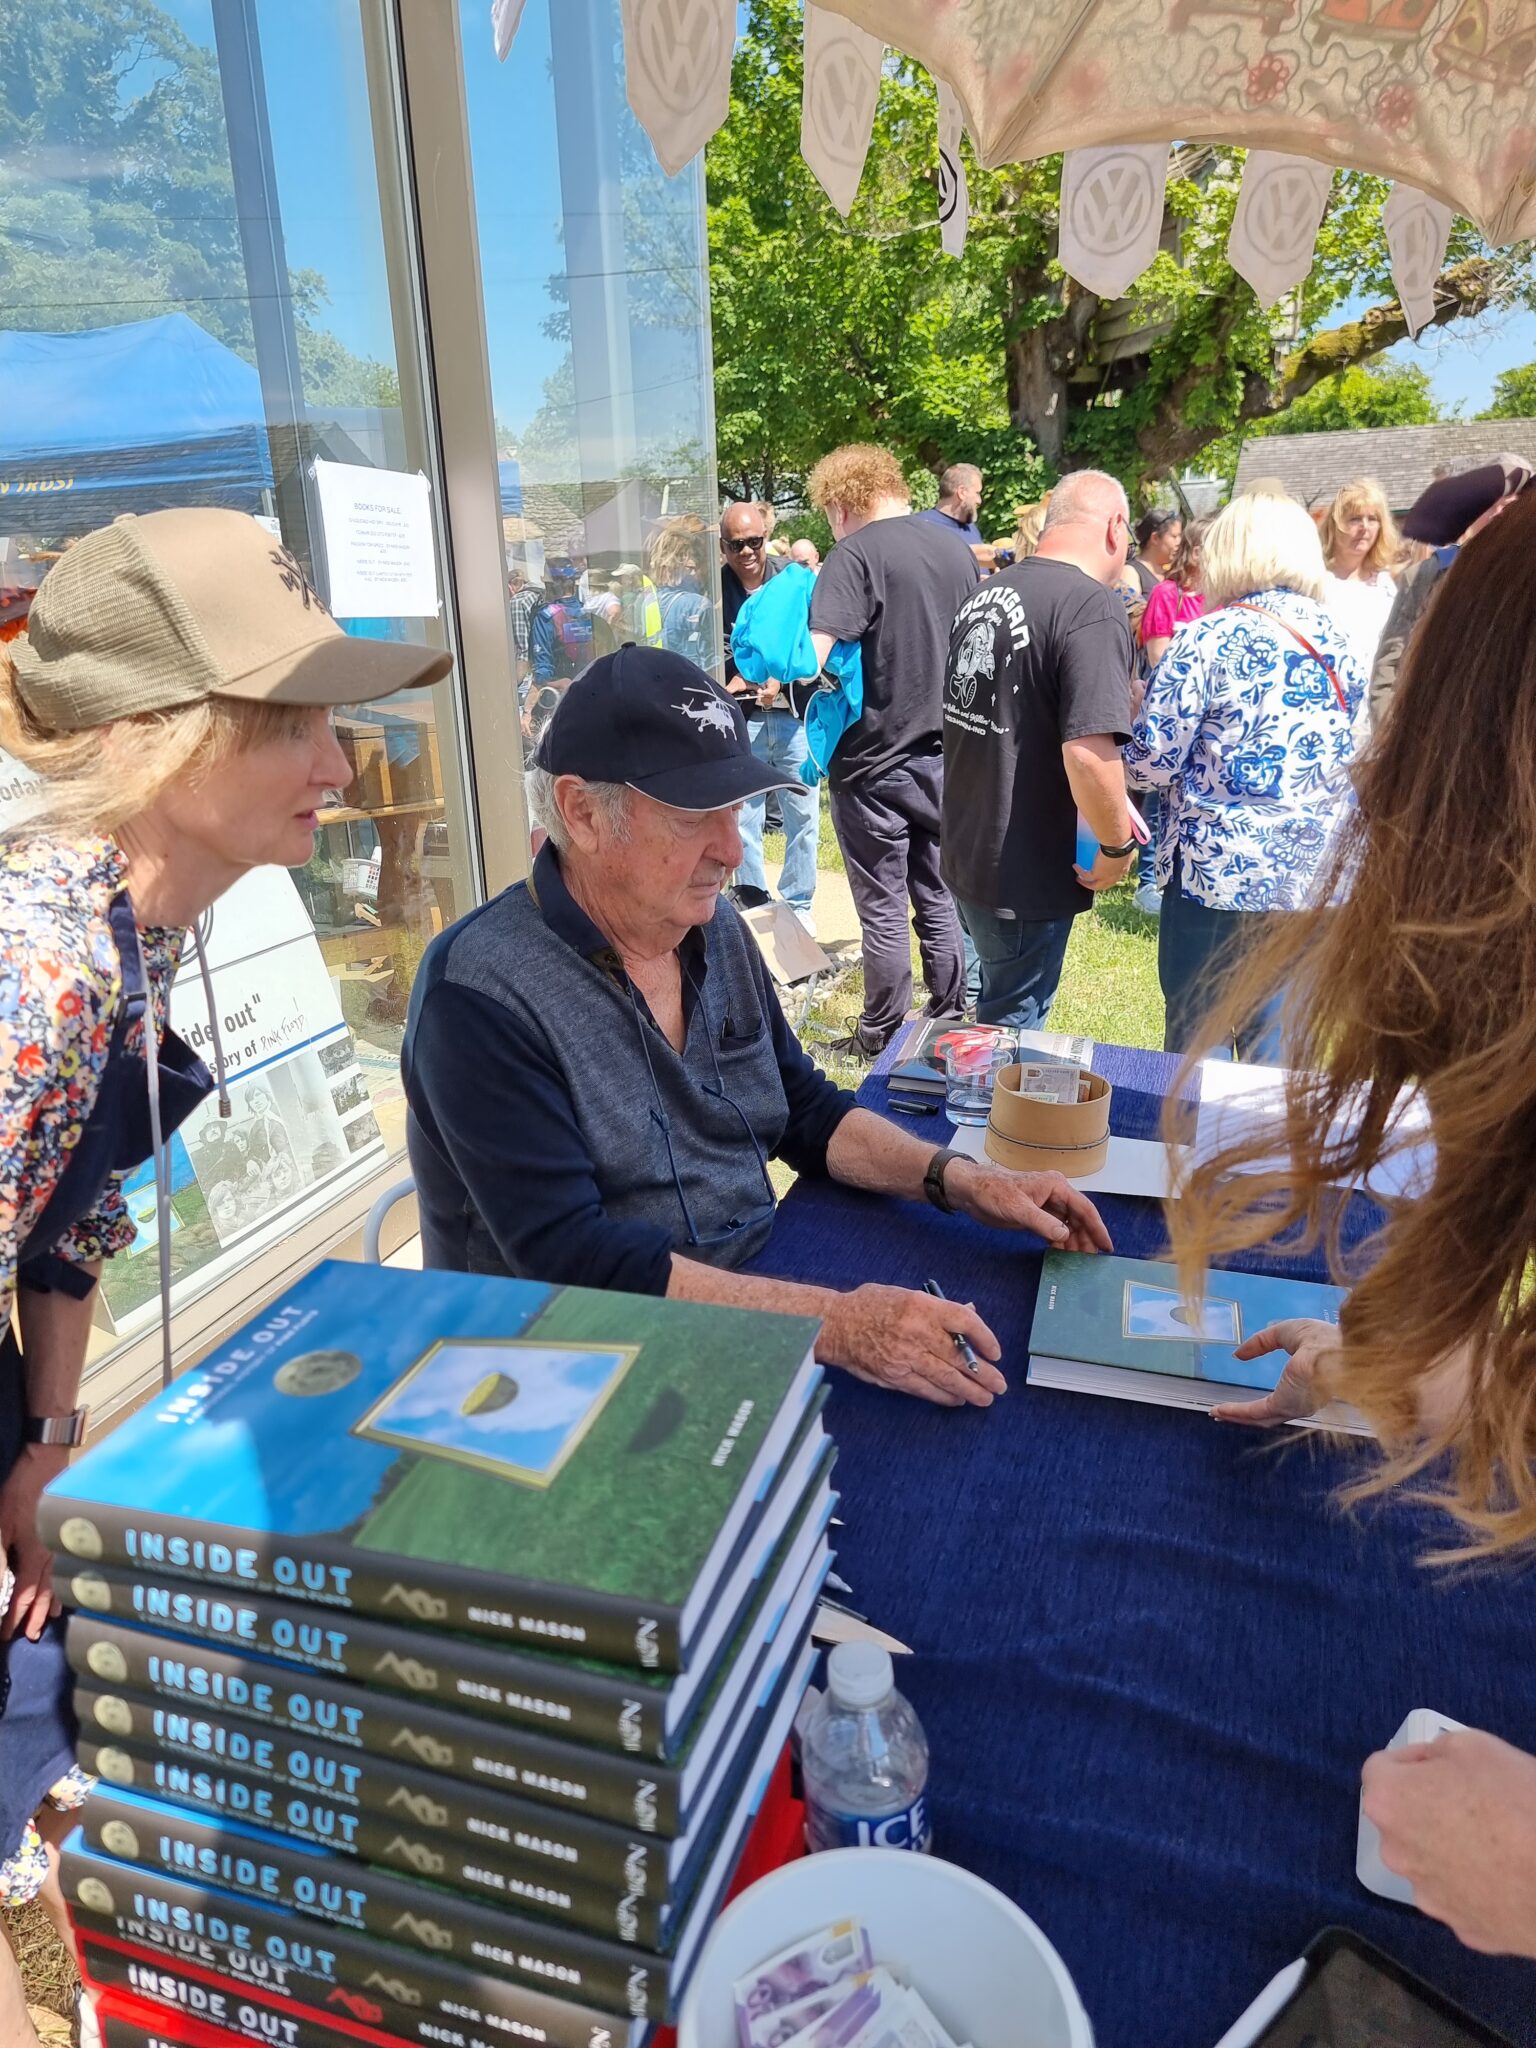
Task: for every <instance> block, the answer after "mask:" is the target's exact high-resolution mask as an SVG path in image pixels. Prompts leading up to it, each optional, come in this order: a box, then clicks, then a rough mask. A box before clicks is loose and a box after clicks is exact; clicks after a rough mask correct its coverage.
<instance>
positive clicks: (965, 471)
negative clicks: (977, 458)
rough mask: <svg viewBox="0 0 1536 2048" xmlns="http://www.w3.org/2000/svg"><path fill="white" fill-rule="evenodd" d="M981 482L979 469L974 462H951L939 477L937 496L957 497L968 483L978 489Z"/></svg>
mask: <svg viewBox="0 0 1536 2048" xmlns="http://www.w3.org/2000/svg"><path fill="white" fill-rule="evenodd" d="M981 483H982V477H981V471H980V470H979V469H978V468H977V467H976V465H975V463H974V462H952V463H951V464H950V465H949V467H948V469H946V470H945V472H944V474H943V475H942V476H941V477H940V478H939V496H940V497H941V498H958V497H959V495H960V493H961V492H962V491H963V490H964V489H965V488H966V486H967V485H968V484H969V485H971V486H973V487H974V488H975V489H976V490H978V491H979V490H980V489H981Z"/></svg>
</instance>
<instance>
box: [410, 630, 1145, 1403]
mask: <svg viewBox="0 0 1536 2048" xmlns="http://www.w3.org/2000/svg"><path fill="white" fill-rule="evenodd" d="M782 779H783V778H782V777H781V776H780V774H779V771H778V770H777V769H775V768H772V767H770V766H768V765H766V764H765V763H763V762H760V761H759V760H758V759H757V758H756V757H755V756H754V754H753V752H752V746H751V742H750V740H749V738H748V734H747V724H746V719H745V718H744V717H743V715H742V712H741V709H740V707H739V705H738V704H737V703H736V701H735V699H734V698H733V697H731V696H730V695H728V694H727V692H726V691H724V690H722V689H721V688H720V687H719V685H718V684H716V683H715V682H714V681H713V680H712V679H711V678H710V677H709V676H708V675H706V674H705V672H704V671H703V669H701V668H698V667H696V666H695V664H694V663H693V662H691V661H688V660H686V659H684V657H683V656H681V655H678V654H673V653H670V652H669V651H667V650H665V649H662V648H648V647H639V646H636V647H625V648H621V649H620V650H619V651H618V652H617V653H616V654H613V655H608V656H604V657H603V658H601V659H600V660H598V661H595V662H594V663H593V664H592V666H591V668H589V669H588V670H587V671H586V673H585V674H584V675H581V676H578V677H577V678H576V680H575V681H574V682H573V683H572V684H571V686H570V688H569V690H568V691H567V692H566V695H565V697H564V700H563V701H562V703H561V705H560V708H559V710H558V711H557V712H556V713H555V715H554V717H553V718H552V719H551V721H550V723H549V725H548V727H547V728H546V730H545V733H544V736H543V738H542V740H541V741H540V743H539V747H538V751H537V752H536V754H535V755H534V762H533V769H532V772H531V774H530V776H529V793H530V801H531V805H532V809H533V813H534V817H535V819H536V821H537V822H538V823H539V824H540V825H542V826H543V827H544V829H545V831H546V832H547V833H548V835H549V836H548V839H547V841H546V843H545V844H544V846H543V847H542V848H541V850H540V852H539V855H538V858H537V859H536V861H535V862H534V867H533V873H532V875H531V876H530V877H529V879H528V880H527V881H526V882H519V883H516V884H515V885H514V886H513V887H512V888H510V889H507V890H504V891H503V892H502V894H501V895H499V896H497V897H495V898H494V899H493V900H492V901H491V902H489V903H486V904H483V905H482V906H481V907H480V908H479V909H478V910H473V911H471V912H470V913H469V915H468V916H467V917H464V918H461V919H460V920H459V922H458V923H457V924H455V925H451V926H450V927H449V928H448V930H446V931H444V932H442V933H440V934H439V936H438V937H437V938H436V939H434V940H433V942H432V944H431V945H430V946H429V947H428V948H427V951H426V954H425V955H424V957H423V959H422V963H421V969H420V972H419V974H418V976H417V979H416V986H415V991H414V994H413V996H412V1001H411V1012H410V1019H409V1022H408V1024H407V1027H406V1036H405V1045H404V1049H403V1054H402V1065H403V1069H404V1074H405V1090H406V1097H407V1101H408V1103H409V1109H410V1115H409V1121H408V1126H407V1138H408V1143H409V1146H410V1155H411V1164H412V1167H413V1169H414V1172H415V1175H416V1186H417V1193H418V1196H419V1200H420V1211H421V1236H422V1250H423V1254H424V1257H425V1262H426V1264H427V1265H429V1266H437V1267H447V1268H451V1269H453V1270H455V1271H459V1272H474V1273H511V1274H517V1275H520V1276H523V1277H526V1278H529V1279H535V1280H545V1281H550V1282H553V1283H556V1284H563V1285H579V1286H586V1287H609V1288H616V1289H621V1290H623V1291H625V1292H628V1293H634V1294H664V1295H670V1296H673V1297H676V1298H681V1299H687V1300H694V1301H714V1302H724V1303H728V1304H732V1305H736V1306H740V1307H743V1308H758V1309H770V1310H777V1311H779V1312H781V1313H784V1314H797V1315H810V1316H816V1317H819V1318H820V1319H821V1325H822V1328H821V1334H820V1336H819V1338H818V1340H817V1356H818V1357H819V1358H821V1359H822V1360H823V1361H824V1362H825V1363H827V1364H831V1365H842V1366H846V1367H848V1368H849V1369H850V1370H851V1371H853V1372H855V1373H857V1374H859V1375H860V1376H861V1377H863V1378H866V1379H873V1380H878V1381H883V1382H884V1383H886V1384H888V1385H891V1386H894V1387H899V1388H901V1389H903V1390H905V1391H907V1392H909V1393H914V1394H918V1395H921V1396H923V1397H924V1398H926V1399H928V1400H932V1401H938V1402H942V1403H946V1404H949V1405H958V1404H960V1403H961V1402H967V1401H968V1402H972V1403H976V1404H978V1405H983V1406H984V1405H986V1404H987V1403H988V1402H990V1401H991V1399H992V1397H993V1396H994V1395H995V1394H998V1393H1001V1392H1002V1391H1003V1388H1004V1382H1003V1380H1002V1378H1001V1376H1000V1374H999V1373H998V1372H997V1370H996V1367H995V1364H994V1363H993V1361H995V1360H996V1359H997V1358H998V1357H999V1355H1000V1350H999V1346H998V1342H997V1339H996V1338H995V1337H994V1336H993V1335H992V1332H991V1331H990V1330H989V1329H988V1328H987V1326H986V1324H985V1323H984V1322H983V1321H982V1319H981V1318H980V1316H978V1315H977V1313H976V1311H975V1310H974V1309H973V1308H971V1307H969V1306H968V1305H966V1304H965V1303H963V1302H952V1301H942V1300H934V1299H932V1298H931V1297H930V1296H928V1295H927V1294H924V1293H921V1292H915V1291H911V1290H909V1289H907V1288H901V1287H885V1286H862V1287H855V1288H853V1289H852V1290H851V1291H849V1292H847V1293H843V1292H839V1291H836V1290H834V1289H831V1288H827V1287H815V1286H804V1285H800V1284H798V1283H793V1282H789V1281H783V1280H774V1279H768V1278H764V1277H761V1274H762V1270H763V1269H764V1268H765V1267H766V1268H767V1269H768V1270H771V1265H772V1259H771V1248H770V1238H771V1235H772V1231H773V1220H774V1208H775V1198H774V1192H773V1185H772V1182H771V1181H770V1179H769V1175H768V1162H769V1160H770V1159H773V1158H780V1159H783V1160H785V1161H786V1162H787V1163H788V1164H789V1165H790V1166H792V1167H793V1168H794V1169H795V1171H796V1172H797V1173H802V1174H813V1175H814V1174H824V1175H830V1176H831V1178H833V1179H834V1180H841V1181H845V1182H847V1183H849V1184H850V1185H851V1186H854V1187H859V1188H864V1189H867V1190H870V1191H871V1192H874V1193H878V1194H889V1195H897V1196H904V1197H907V1198H908V1199H911V1200H921V1199H922V1198H923V1197H924V1196H925V1195H926V1196H927V1198H928V1199H929V1200H930V1201H931V1202H933V1203H934V1204H935V1206H936V1207H938V1208H940V1209H943V1210H946V1211H947V1210H962V1211H964V1212H965V1213H966V1214H967V1215H970V1216H973V1217H975V1218H977V1219H978V1220H980V1221H983V1222H987V1223H993V1224H996V1225H998V1226H1000V1227H1002V1228H1005V1229H1016V1230H1029V1231H1034V1232H1036V1233H1037V1234H1038V1235H1040V1236H1042V1237H1044V1238H1045V1239H1046V1240H1047V1242H1049V1243H1050V1244H1053V1245H1057V1246H1061V1247H1065V1248H1067V1249H1073V1250H1079V1251H1091V1250H1101V1251H1107V1250H1108V1249H1109V1237H1108V1234H1107V1233H1106V1231H1105V1229H1104V1226H1103V1224H1102V1222H1101V1221H1100V1220H1099V1216H1098V1212H1097V1211H1096V1210H1095V1208H1094V1207H1093V1204H1092V1203H1091V1202H1090V1201H1089V1200H1088V1198H1087V1197H1086V1196H1085V1195H1082V1194H1079V1193H1078V1191H1077V1190H1076V1189H1075V1188H1073V1187H1072V1186H1071V1184H1070V1183H1069V1182H1068V1181H1066V1180H1064V1179H1063V1178H1062V1177H1061V1176H1060V1175H1059V1174H1054V1173H1039V1174H1015V1173H1008V1172H1004V1171H1003V1170H1001V1169H999V1168H996V1167H991V1166H986V1165H978V1164H977V1163H976V1162H975V1161H973V1160H970V1159H965V1158H962V1157H961V1156H960V1155H958V1154H956V1153H951V1152H949V1151H947V1150H945V1149H943V1148H940V1147H935V1146H934V1145H933V1144H932V1143H929V1144H924V1143H923V1141H922V1140H921V1139H920V1138H917V1137H914V1136H913V1135H912V1134H911V1133H910V1132H908V1131H903V1130H899V1129H897V1128H896V1126H895V1125H894V1124H892V1123H890V1122H888V1121H887V1120H886V1119H885V1118H883V1117H880V1116H876V1115H875V1114H874V1113H873V1112H871V1111H869V1110H864V1109H859V1108H856V1107H855V1105H854V1102H853V1098H852V1097H851V1096H849V1095H847V1094H845V1093H844V1092H843V1091H842V1090H840V1089H838V1088H835V1087H834V1086H833V1085H832V1083H831V1082H830V1081H829V1080H828V1079H827V1078H826V1076H825V1075H824V1074H823V1073H822V1072H821V1071H820V1070H819V1069H818V1068H817V1067H816V1066H815V1065H813V1063H812V1062H811V1060H810V1058H809V1057H808V1056H807V1054H806V1053H805V1051H804V1050H803V1048H802V1047H801V1046H800V1044H799V1042H798V1041H797V1040H796V1038H795V1036H794V1034H793V1033H792V1032H791V1030H790V1029H789V1026H788V1024H787V1023H786V1022H785V1019H784V1015H783V1012H782V1011H781V1010H780V1008H779V1004H778V1001H777V998H776V997H775V995H774V992H773V984H772V982H771V981H770V980H769V977H768V973H767V969H766V967H765V966H764V964H763V959H762V955H761V954H760V952H759V951H758V948H757V944H756V941H755V940H754V939H753V937H752V934H751V932H750V931H749V930H748V929H747V927H746V925H745V924H744V923H743V921H742V920H741V918H740V917H739V915H738V914H737V912H736V910H735V909H734V907H733V906H732V905H731V904H730V903H729V902H722V901H721V892H722V890H723V888H724V886H725V883H726V882H727V881H728V880H729V878H730V875H731V873H732V870H733V869H734V868H735V867H736V865H737V863H738V862H739V860H740V859H741V836H740V833H739V831H738V829H737V812H738V810H739V808H740V806H741V805H742V804H743V803H744V802H745V801H746V800H747V799H748V798H749V797H752V796H756V795H759V794H761V793H763V792H765V791H767V790H769V789H772V788H775V787H778V786H780V785H781V783H782ZM748 1262H752V1263H753V1264H754V1265H755V1266H756V1267H757V1268H758V1269H759V1270H758V1271H757V1272H755V1273H753V1274H748V1273H746V1272H744V1271H742V1270H741V1269H742V1268H743V1267H744V1266H745V1265H747V1264H748ZM957 1333H958V1334H960V1335H963V1336H964V1337H966V1338H968V1339H969V1341H970V1342H971V1343H972V1344H973V1345H974V1346H975V1349H976V1351H977V1353H978V1354H979V1357H980V1361H981V1362H980V1366H979V1370H977V1371H976V1372H975V1373H972V1372H970V1371H968V1370H967V1369H966V1368H965V1366H964V1365H963V1363H962V1361H961V1358H960V1355H959V1349H958V1347H957V1345H956V1344H955V1341H954V1339H955V1336H956V1334H957Z"/></svg>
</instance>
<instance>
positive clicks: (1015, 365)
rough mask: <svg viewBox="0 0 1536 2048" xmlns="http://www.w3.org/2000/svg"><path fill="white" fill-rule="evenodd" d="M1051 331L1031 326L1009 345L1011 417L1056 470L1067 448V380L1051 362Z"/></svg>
mask: <svg viewBox="0 0 1536 2048" xmlns="http://www.w3.org/2000/svg"><path fill="white" fill-rule="evenodd" d="M1049 337H1050V329H1049V328H1048V327H1031V328H1030V329H1029V330H1028V331H1027V332H1026V333H1024V334H1021V335H1019V336H1018V338H1017V339H1016V340H1014V341H1012V342H1010V343H1009V345H1008V416H1009V418H1010V419H1011V420H1012V421H1013V424H1014V425H1015V426H1016V427H1017V428H1018V430H1019V432H1020V433H1021V434H1028V436H1029V438H1030V439H1031V440H1032V441H1033V442H1034V444H1035V446H1036V447H1037V448H1038V449H1039V450H1040V453H1041V454H1042V455H1043V456H1044V457H1045V460H1046V461H1047V462H1049V463H1050V464H1051V465H1052V466H1053V467H1054V468H1056V469H1059V468H1060V467H1061V461H1062V457H1063V455H1064V454H1065V453H1066V446H1067V380H1066V378H1065V377H1063V376H1061V375H1060V374H1059V373H1058V371H1057V370H1056V368H1055V366H1054V365H1053V363H1052V362H1051V352H1050V341H1049Z"/></svg>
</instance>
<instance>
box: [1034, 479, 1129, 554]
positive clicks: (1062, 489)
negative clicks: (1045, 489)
mask: <svg viewBox="0 0 1536 2048" xmlns="http://www.w3.org/2000/svg"><path fill="white" fill-rule="evenodd" d="M1117 512H1118V513H1119V514H1120V516H1121V518H1122V519H1124V520H1126V521H1127V523H1129V520H1130V516H1131V505H1130V500H1129V499H1128V498H1127V497H1126V495H1125V486H1124V485H1123V484H1122V483H1121V482H1120V480H1119V478H1118V477H1113V476H1109V475H1107V474H1106V473H1105V471H1103V470H1102V469H1074V470H1072V471H1071V472H1070V473H1069V474H1068V475H1066V476H1064V477H1063V478H1062V480H1061V482H1060V483H1059V484H1058V485H1057V486H1056V488H1055V490H1053V491H1052V492H1051V502H1050V505H1049V506H1048V507H1047V509H1046V514H1045V525H1044V526H1043V527H1042V528H1041V537H1042V539H1043V538H1044V536H1045V535H1046V534H1048V533H1054V532H1055V531H1056V529H1057V527H1059V526H1077V525H1079V524H1080V523H1083V522H1087V523H1090V524H1093V525H1097V524H1098V522H1099V521H1100V520H1101V519H1112V518H1113V517H1114V516H1115V514H1116V513H1117Z"/></svg>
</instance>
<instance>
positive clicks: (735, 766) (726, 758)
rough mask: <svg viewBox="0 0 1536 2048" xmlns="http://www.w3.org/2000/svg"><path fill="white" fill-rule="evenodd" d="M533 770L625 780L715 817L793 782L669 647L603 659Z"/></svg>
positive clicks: (700, 673) (541, 748)
mask: <svg viewBox="0 0 1536 2048" xmlns="http://www.w3.org/2000/svg"><path fill="white" fill-rule="evenodd" d="M533 765H534V767H535V768H542V769H544V770H545V771H546V772H547V773H548V774H550V775H579V776H580V777H581V778H582V780H583V781H584V782H619V783H625V784H627V785H628V787H629V788H630V789H638V790H639V792H640V794H641V795H642V796H648V797H652V798H654V799H655V801H656V802H657V803H659V804H666V805H667V806H668V807H669V808H670V809H672V810H674V811H718V810H723V809H724V808H725V806H726V805H727V804H739V803H741V802H742V801H743V800H744V799H745V798H747V797H749V796H761V795H762V793H763V792H764V790H769V789H798V788H799V787H800V783H799V780H798V778H797V777H795V776H793V775H785V774H783V773H782V772H781V771H780V770H779V769H777V768H769V767H766V766H765V765H764V763H763V762H761V761H759V760H758V758H757V756H756V755H755V754H754V753H753V751H752V742H751V739H750V737H749V736H748V733H747V721H746V719H745V718H744V717H743V716H742V712H741V706H740V705H739V704H738V703H737V701H736V699H735V698H734V697H732V696H730V695H728V694H727V692H726V691H724V690H722V689H721V687H720V685H719V684H718V683H717V682H716V681H715V680H714V678H713V677H712V676H709V675H706V674H705V672H704V670H703V669H701V668H700V667H698V665H697V664H696V663H694V662H691V661H689V660H687V659H686V658H685V657H684V656H683V655H681V654H671V653H669V652H668V651H667V649H665V648H664V647H621V648H619V649H618V651H617V653H614V654H602V655H599V656H598V658H597V660H596V661H594V662H593V663H592V664H591V666H590V667H589V668H585V669H583V670H582V672H581V674H580V675H579V676H577V678H576V680H575V681H574V682H573V683H572V684H571V686H570V688H569V689H568V690H567V691H566V693H565V695H564V696H563V697H562V698H561V700H560V705H559V708H558V710H557V711H556V712H555V715H554V717H553V718H552V719H551V720H550V721H549V724H548V725H547V726H545V728H544V732H543V736H542V737H541V739H540V740H539V744H538V747H537V748H536V749H535V751H534V756H533Z"/></svg>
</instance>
